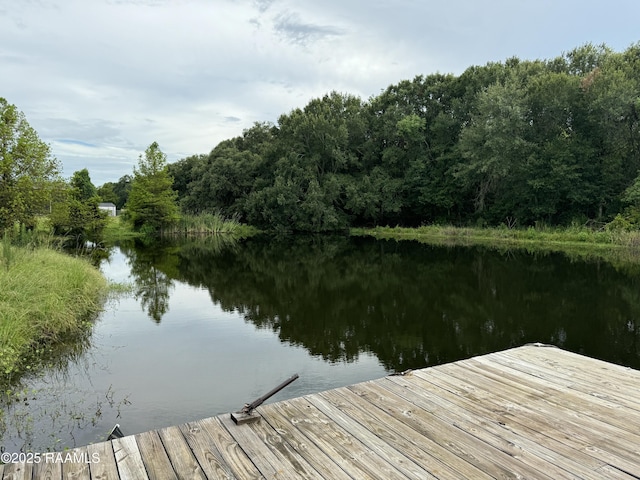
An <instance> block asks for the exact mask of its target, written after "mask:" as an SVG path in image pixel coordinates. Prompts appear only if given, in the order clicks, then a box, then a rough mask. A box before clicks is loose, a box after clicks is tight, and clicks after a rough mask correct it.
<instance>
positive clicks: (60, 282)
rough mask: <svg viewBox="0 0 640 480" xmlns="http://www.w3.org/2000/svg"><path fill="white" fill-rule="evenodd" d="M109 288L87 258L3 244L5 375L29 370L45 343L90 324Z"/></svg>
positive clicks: (0, 362) (1, 367)
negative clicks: (85, 259) (82, 258)
mask: <svg viewBox="0 0 640 480" xmlns="http://www.w3.org/2000/svg"><path fill="white" fill-rule="evenodd" d="M107 290H108V285H107V281H106V279H105V278H104V277H103V276H102V274H101V273H100V272H99V271H98V270H97V269H95V268H94V267H92V266H91V265H90V264H89V263H88V262H86V261H84V260H81V259H78V258H74V257H70V256H68V255H65V254H63V253H59V252H56V251H54V250H51V249H47V248H37V249H30V248H29V249H25V248H18V247H15V246H10V245H7V244H3V251H2V254H1V255H0V378H2V379H5V380H6V379H9V378H11V377H14V376H16V375H19V374H20V373H21V372H23V371H25V370H29V369H30V368H31V364H32V363H33V362H36V361H37V358H38V356H39V355H40V354H41V353H42V352H43V351H44V349H45V348H47V347H48V346H50V345H52V344H55V343H56V342H57V341H59V340H61V339H64V338H68V337H69V336H73V335H74V334H78V333H80V332H82V331H83V330H84V329H86V328H88V324H89V323H88V321H89V320H90V319H91V318H92V317H93V316H94V315H95V314H96V313H97V312H98V311H100V310H101V308H102V305H103V301H104V298H105V295H106V293H107Z"/></svg>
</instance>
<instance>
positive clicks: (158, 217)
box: [126, 142, 179, 233]
mask: <svg viewBox="0 0 640 480" xmlns="http://www.w3.org/2000/svg"><path fill="white" fill-rule="evenodd" d="M172 185H173V179H172V178H171V176H170V175H169V172H168V169H167V156H166V155H165V154H164V153H163V152H162V150H160V147H159V146H158V143H157V142H153V143H152V144H151V145H149V147H148V148H147V149H146V150H145V152H144V156H142V155H140V157H139V159H138V168H136V169H134V171H133V181H132V182H131V192H130V193H129V199H128V201H127V205H126V210H127V218H128V219H129V220H130V221H131V223H132V224H133V226H134V228H135V229H137V230H143V231H145V232H148V233H161V232H162V230H163V229H164V228H166V227H168V226H170V225H172V224H174V223H175V222H177V221H178V220H179V211H178V207H177V205H176V199H177V194H176V192H175V191H173V189H172Z"/></svg>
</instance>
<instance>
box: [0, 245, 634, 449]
mask: <svg viewBox="0 0 640 480" xmlns="http://www.w3.org/2000/svg"><path fill="white" fill-rule="evenodd" d="M101 268H102V270H103V271H104V273H105V275H106V276H107V277H108V278H110V279H112V280H114V281H117V282H128V283H131V284H132V285H133V290H134V291H133V293H132V294H130V295H124V296H122V297H120V298H119V299H117V300H111V301H110V302H109V303H108V304H107V308H106V310H105V312H104V313H103V314H102V315H101V316H100V318H99V319H98V320H97V321H96V324H95V326H94V330H93V334H92V337H91V342H90V345H89V346H88V347H87V348H85V349H84V351H83V352H82V353H81V354H78V355H76V357H75V358H74V359H73V360H71V361H70V362H69V363H68V364H66V366H65V367H64V368H60V367H56V368H51V369H48V370H46V371H44V372H41V373H40V374H39V375H37V376H34V377H32V378H29V379H26V380H25V382H24V385H23V386H22V388H21V390H20V394H19V395H14V396H13V398H14V401H13V402H12V403H11V404H10V405H5V406H4V410H5V422H6V425H5V426H4V430H5V431H4V434H3V438H2V441H1V443H0V446H2V447H3V448H4V449H5V450H7V451H10V452H13V451H18V450H19V449H31V450H32V451H44V450H51V449H55V450H59V449H62V448H65V447H74V446H79V445H84V444H87V443H91V442H95V441H99V440H103V439H104V438H105V435H106V434H107V432H108V431H109V430H110V429H111V428H112V427H113V425H114V424H115V423H119V424H120V428H121V430H122V431H123V432H124V433H125V434H132V433H137V432H142V431H146V430H150V429H156V428H160V427H164V426H168V425H174V424H180V423H184V422H187V421H191V420H195V419H199V418H203V417H208V416H212V415H218V414H222V413H228V412H232V411H235V410H238V409H240V408H241V407H242V406H243V405H244V404H245V403H249V402H251V401H253V400H255V399H256V398H257V397H259V396H261V395H262V394H264V393H266V392H267V391H269V390H271V389H272V388H273V387H274V386H276V385H277V384H279V383H280V382H282V381H284V380H286V379H287V378H289V377H290V376H291V375H293V374H294V373H297V374H299V375H300V378H299V379H298V380H296V381H295V382H294V383H292V384H291V385H290V386H288V387H286V388H285V389H284V390H283V391H281V392H280V393H279V394H277V395H276V396H274V397H272V398H271V399H270V400H269V402H271V401H277V400H282V399H285V398H290V397H295V396H300V395H304V394H307V393H313V392H318V391H322V390H326V389H329V388H335V387H339V386H343V385H348V384H352V383H356V382H361V381H364V380H369V379H373V378H379V377H382V376H384V375H387V374H389V373H391V372H395V371H404V370H406V369H409V368H422V367H426V366H429V365H436V364H440V363H444V362H450V361H455V360H459V359H462V358H468V357H471V356H473V355H478V354H483V353H488V352H493V351H499V350H503V349H506V348H510V347H514V346H519V345H523V344H525V343H530V342H543V343H549V344H554V345H557V346H560V347H562V348H564V349H567V350H570V351H573V352H578V353H582V354H585V355H588V356H591V357H595V358H601V359H604V360H607V361H610V362H614V363H617V364H621V365H627V366H631V367H633V368H640V288H639V287H640V269H639V268H638V267H637V266H634V265H622V266H618V267H617V268H614V266H612V265H610V264H608V263H606V262H604V261H591V262H585V261H575V260H571V259H569V258H567V257H566V256H564V255H563V254H544V255H543V254H537V255H531V254H527V253H526V252H523V251H519V250H514V251H506V252H497V251H492V250H488V249H483V248H462V247H450V248H447V247H433V246H428V245H422V244H418V243H415V242H395V241H377V240H373V239H366V238H344V237H286V238H280V239H278V238H254V239H248V240H245V241H241V242H238V243H234V242H221V241H218V240H216V239H204V240H200V241H195V240H194V241H188V242H183V243H181V244H173V245H171V244H166V245H161V246H158V245H156V246H153V247H152V248H142V247H135V246H133V245H130V246H127V247H120V248H114V249H113V250H112V251H111V253H110V256H109V259H108V260H106V261H104V262H103V264H102V266H101ZM16 397H17V398H18V400H17V401H15V399H16Z"/></svg>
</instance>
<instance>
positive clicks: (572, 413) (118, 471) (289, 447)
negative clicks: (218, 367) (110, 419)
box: [0, 346, 640, 480]
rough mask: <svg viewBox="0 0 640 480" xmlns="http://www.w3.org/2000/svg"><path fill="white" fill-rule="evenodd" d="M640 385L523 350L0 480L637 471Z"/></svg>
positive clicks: (588, 475)
mask: <svg viewBox="0 0 640 480" xmlns="http://www.w3.org/2000/svg"><path fill="white" fill-rule="evenodd" d="M638 392H640V372H639V371H636V370H632V369H628V368H624V367H621V366H618V365H611V364H608V363H606V362H602V361H599V360H594V359H590V358H587V357H584V356H580V355H577V354H574V353H570V352H566V351H564V350H561V349H558V348H552V347H541V346H524V347H519V348H514V349H510V350H506V351H504V352H496V353H492V354H488V355H483V356H478V357H474V358H470V359H467V360H462V361H459V362H454V363H450V364H445V365H439V366H436V367H430V368H425V369H422V370H416V371H413V372H410V373H408V374H406V375H402V376H389V377H385V378H382V379H379V380H374V381H369V382H363V383H359V384H356V385H350V386H348V387H342V388H338V389H334V390H329V391H325V392H320V393H318V394H314V395H307V396H305V397H300V398H294V399H291V400H287V401H282V402H278V403H273V404H269V405H262V406H260V407H258V408H257V409H256V415H257V416H258V417H259V419H260V420H259V421H257V422H256V423H249V424H243V425H236V424H235V423H234V422H233V421H232V420H231V418H230V417H229V415H228V414H227V415H221V416H218V417H211V418H205V419H202V420H198V421H194V422H189V423H186V424H184V425H180V426H172V427H167V428H163V429H160V430H157V431H150V432H143V433H139V434H136V435H132V436H128V437H124V438H120V439H116V440H113V441H109V442H103V443H98V444H94V445H89V446H87V447H81V448H78V449H74V450H71V451H69V452H66V453H68V454H70V455H71V457H72V461H65V462H63V463H59V462H58V463H56V462H54V463H51V462H44V463H39V464H20V463H17V464H8V465H0V479H3V480H9V479H11V480H22V479H25V480H33V479H47V480H68V479H81V480H85V479H86V480H107V479H108V480H111V479H113V480H120V479H135V480H146V479H167V480H178V479H180V480H182V479H189V480H191V479H196V480H197V479H200V480H207V479H218V478H223V479H224V478H226V479H242V480H244V479H263V478H264V479H298V478H309V479H315V478H330V479H337V480H342V479H345V480H346V479H349V478H356V479H385V480H386V479H395V478H397V479H406V478H410V479H429V478H474V479H476V478H477V479H483V478H487V479H488V478H535V479H550V478H553V479H564V478H567V479H569V478H582V479H587V480H598V479H601V478H607V479H631V478H636V479H637V478H640V395H638ZM96 458H98V459H99V461H98V462H96V461H95V459H96Z"/></svg>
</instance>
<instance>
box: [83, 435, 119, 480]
mask: <svg viewBox="0 0 640 480" xmlns="http://www.w3.org/2000/svg"><path fill="white" fill-rule="evenodd" d="M87 454H88V455H89V458H90V460H91V463H90V464H89V471H90V474H91V480H111V479H117V478H118V467H117V466H116V457H115V454H114V453H113V443H112V442H100V443H94V444H91V445H87Z"/></svg>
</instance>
